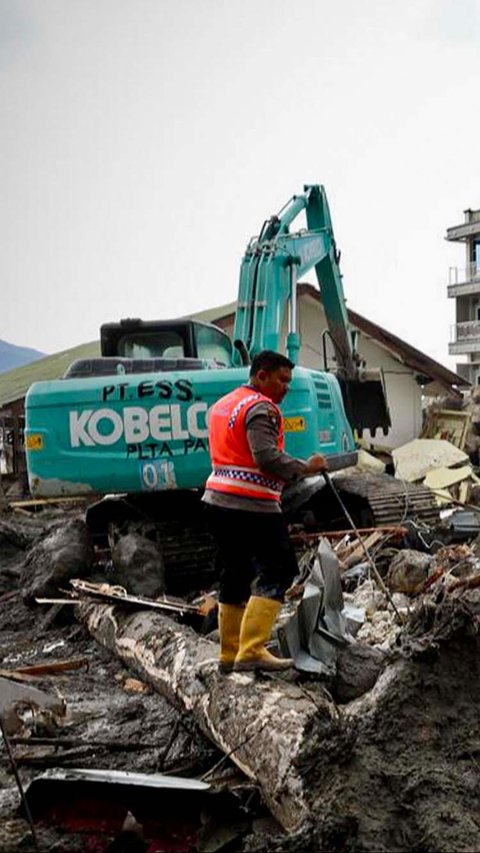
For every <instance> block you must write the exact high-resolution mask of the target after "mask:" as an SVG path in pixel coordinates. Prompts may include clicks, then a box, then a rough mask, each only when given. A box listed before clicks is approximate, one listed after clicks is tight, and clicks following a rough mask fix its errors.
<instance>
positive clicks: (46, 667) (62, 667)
mask: <svg viewBox="0 0 480 853" xmlns="http://www.w3.org/2000/svg"><path fill="white" fill-rule="evenodd" d="M88 664H89V660H88V658H85V657H84V658H73V659H72V660H52V661H45V663H36V664H34V665H33V666H17V667H16V669H15V672H19V673H21V674H22V675H30V676H32V675H38V676H43V675H55V674H56V673H58V672H69V671H70V670H72V669H80V668H81V667H82V666H88Z"/></svg>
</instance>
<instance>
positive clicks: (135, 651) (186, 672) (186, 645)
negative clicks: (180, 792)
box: [78, 604, 346, 830]
mask: <svg viewBox="0 0 480 853" xmlns="http://www.w3.org/2000/svg"><path fill="white" fill-rule="evenodd" d="M78 615H79V619H80V621H81V622H82V623H83V624H84V625H85V626H86V627H87V628H88V630H89V631H90V633H91V634H92V635H93V636H94V637H95V639H96V640H98V642H99V643H101V644H102V645H103V646H105V647H106V648H108V649H110V650H111V651H112V652H114V653H115V654H117V655H118V656H119V657H120V658H121V660H122V661H123V662H124V663H125V664H126V665H127V666H128V667H129V668H131V669H132V670H133V671H135V672H136V673H137V674H138V675H139V676H140V677H141V678H142V679H145V680H146V681H148V682H149V683H150V684H151V685H152V686H153V687H154V688H155V689H156V690H157V691H158V692H159V693H162V694H163V695H164V696H166V697H167V698H168V699H169V700H170V701H171V702H173V703H174V704H175V705H177V706H179V707H181V708H182V709H183V710H185V711H187V712H188V713H189V714H191V716H192V718H193V720H194V721H195V722H196V723H197V725H198V726H199V727H200V729H201V730H202V731H203V732H204V733H205V734H206V735H207V736H208V737H210V738H211V740H213V742H214V743H215V744H216V745H217V746H218V747H219V748H220V749H221V750H223V752H225V753H229V754H230V757H231V760H232V761H233V762H234V763H235V764H236V765H237V766H238V767H239V768H240V769H241V770H242V771H243V772H244V773H245V774H246V775H247V776H249V777H250V778H251V779H254V780H255V781H256V782H257V783H258V784H259V785H260V787H261V789H262V792H263V796H264V798H265V801H266V803H267V805H268V807H269V808H270V810H271V811H272V812H273V814H274V815H275V816H276V817H277V819H278V820H279V821H280V823H281V824H282V825H283V826H284V827H285V828H286V829H288V830H293V829H294V828H296V827H298V826H299V825H300V824H301V823H302V821H303V820H305V819H307V818H308V815H309V809H310V806H309V799H308V798H309V791H310V788H311V784H310V781H309V778H308V771H307V770H306V768H308V766H309V765H310V763H311V762H312V761H313V762H314V761H317V762H318V760H319V756H321V755H322V754H323V753H324V752H328V751H329V750H330V749H331V744H330V739H331V737H332V733H334V732H337V741H338V737H339V738H340V740H341V741H342V742H343V739H344V737H346V735H345V734H344V733H343V722H342V718H341V717H340V715H339V714H338V711H337V707H336V705H335V703H334V702H333V700H332V699H331V698H330V697H329V695H328V694H327V693H326V692H325V691H322V692H319V693H318V694H317V695H314V696H313V697H312V696H311V695H310V694H309V693H307V692H306V691H305V690H304V689H303V687H301V686H299V685H297V684H293V683H289V682H286V681H282V680H281V678H268V679H263V678H261V677H255V676H254V675H252V674H249V673H235V674H232V675H229V676H228V677H225V676H222V675H220V674H219V673H218V671H217V657H218V646H217V645H216V644H214V643H212V642H211V641H209V640H206V639H205V638H204V637H201V636H199V635H198V634H196V633H195V632H194V631H193V630H191V629H190V628H187V627H185V626H182V625H179V624H178V623H176V622H174V621H173V620H172V619H170V618H168V616H164V615H163V614H160V613H152V612H149V611H137V612H135V613H131V612H129V611H125V609H122V608H118V607H117V608H115V607H112V606H107V605H104V604H90V605H84V604H82V605H80V606H79V608H78ZM338 732H341V734H340V735H338Z"/></svg>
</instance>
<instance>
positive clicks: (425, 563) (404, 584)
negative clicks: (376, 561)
mask: <svg viewBox="0 0 480 853" xmlns="http://www.w3.org/2000/svg"><path fill="white" fill-rule="evenodd" d="M432 560H433V558H432V557H431V556H430V555H429V554H423V553H422V552H421V551H414V550H413V549H411V548H405V549H404V550H403V551H399V552H398V554H397V555H396V557H394V558H393V560H392V562H391V563H390V568H389V570H388V574H387V577H386V584H387V586H388V587H389V589H391V591H392V592H403V593H405V595H414V594H415V593H416V592H418V591H419V589H420V587H421V586H422V584H423V583H424V582H425V581H426V579H427V578H428V574H429V570H430V566H431V565H432Z"/></svg>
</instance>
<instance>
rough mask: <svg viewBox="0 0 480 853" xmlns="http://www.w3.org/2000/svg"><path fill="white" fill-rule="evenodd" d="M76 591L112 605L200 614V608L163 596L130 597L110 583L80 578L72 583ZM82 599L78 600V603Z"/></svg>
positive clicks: (123, 590) (74, 579)
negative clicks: (155, 598)
mask: <svg viewBox="0 0 480 853" xmlns="http://www.w3.org/2000/svg"><path fill="white" fill-rule="evenodd" d="M70 584H71V586H72V587H73V589H74V591H75V592H76V593H77V594H78V595H79V596H84V597H87V598H100V599H102V600H103V601H110V602H111V603H112V604H131V605H133V606H134V607H146V608H150V609H152V610H173V611H175V612H176V613H199V612H200V611H199V608H198V607H196V606H195V605H192V604H187V602H186V601H183V600H182V599H178V598H171V597H168V596H166V595H163V596H162V597H161V598H160V599H157V600H155V601H154V600H153V599H150V598H145V597H144V596H140V595H129V594H128V593H127V592H126V591H125V589H123V587H116V586H111V585H110V584H108V583H93V582H91V581H84V580H81V579H79V578H72V580H71V581H70ZM79 601H80V598H77V603H78V602H79Z"/></svg>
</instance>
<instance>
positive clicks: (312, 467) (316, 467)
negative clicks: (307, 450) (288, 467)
mask: <svg viewBox="0 0 480 853" xmlns="http://www.w3.org/2000/svg"><path fill="white" fill-rule="evenodd" d="M305 464H306V466H307V472H306V473H307V475H308V474H321V473H322V471H328V462H327V460H326V458H325V456H322V454H321V453H312V455H311V456H310V457H309V458H308V459H307V461H306V463H305Z"/></svg>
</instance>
